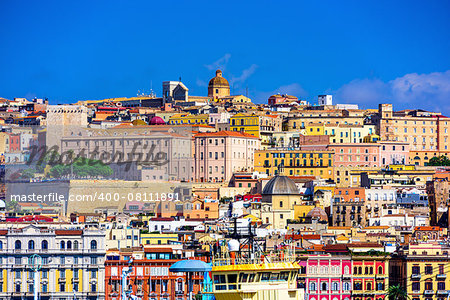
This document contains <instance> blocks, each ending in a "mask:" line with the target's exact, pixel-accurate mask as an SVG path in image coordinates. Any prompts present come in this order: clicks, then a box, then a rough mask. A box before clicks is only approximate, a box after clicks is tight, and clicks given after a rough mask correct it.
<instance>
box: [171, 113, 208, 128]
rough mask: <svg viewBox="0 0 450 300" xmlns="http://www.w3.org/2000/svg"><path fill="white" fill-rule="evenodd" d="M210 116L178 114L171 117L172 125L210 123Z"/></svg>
mask: <svg viewBox="0 0 450 300" xmlns="http://www.w3.org/2000/svg"><path fill="white" fill-rule="evenodd" d="M208 123H209V116H208V115H207V114H200V115H191V114H186V113H185V114H176V115H173V116H171V117H170V119H169V124H170V125H201V124H203V125H208Z"/></svg>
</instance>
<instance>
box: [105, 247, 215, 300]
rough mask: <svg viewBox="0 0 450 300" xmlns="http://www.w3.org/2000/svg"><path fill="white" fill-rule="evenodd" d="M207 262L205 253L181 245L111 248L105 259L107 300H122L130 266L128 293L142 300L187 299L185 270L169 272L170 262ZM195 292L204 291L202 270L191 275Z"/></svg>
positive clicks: (171, 263)
mask: <svg viewBox="0 0 450 300" xmlns="http://www.w3.org/2000/svg"><path fill="white" fill-rule="evenodd" d="M194 258H195V259H197V260H202V261H206V260H207V258H206V257H205V256H204V253H203V252H201V251H196V250H184V249H183V248H182V245H155V246H154V247H153V246H147V247H145V248H142V247H137V248H131V249H121V250H120V251H112V252H109V253H108V254H107V255H106V260H105V274H106V276H105V282H104V284H105V291H106V297H105V299H106V300H119V299H122V298H121V292H122V288H123V287H122V283H121V280H122V272H123V270H124V269H126V268H130V269H131V272H130V273H129V275H128V282H129V283H130V284H129V286H128V287H125V288H126V289H127V292H129V293H128V294H131V295H133V296H135V297H141V298H142V299H160V300H162V299H175V300H178V299H186V298H187V297H188V285H187V283H188V281H187V277H186V273H173V272H170V271H169V268H170V266H171V265H173V264H174V263H176V262H177V261H180V260H183V259H194ZM192 281H193V286H192V289H193V292H194V294H196V293H198V292H199V291H201V283H202V282H203V273H198V272H196V273H194V274H192Z"/></svg>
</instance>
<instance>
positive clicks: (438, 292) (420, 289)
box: [392, 243, 450, 300]
mask: <svg viewBox="0 0 450 300" xmlns="http://www.w3.org/2000/svg"><path fill="white" fill-rule="evenodd" d="M449 251H450V248H448V246H444V245H440V244H438V243H420V244H410V245H409V250H406V251H405V254H406V256H405V258H404V260H403V261H401V260H394V261H393V262H392V265H393V271H394V274H392V275H393V276H396V278H397V276H398V275H399V274H396V273H398V272H399V273H403V274H402V275H403V276H399V277H400V278H402V279H403V280H402V281H403V284H404V283H405V282H406V290H407V293H408V296H409V297H408V298H409V299H414V300H416V299H417V300H426V299H447V293H448V290H449V287H450V276H449V274H450V257H449V256H448V254H447V253H448V252H449ZM405 264H406V266H405ZM400 270H406V273H405V271H403V272H401V271H400Z"/></svg>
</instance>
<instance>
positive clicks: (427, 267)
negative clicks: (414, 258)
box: [425, 265, 433, 275]
mask: <svg viewBox="0 0 450 300" xmlns="http://www.w3.org/2000/svg"><path fill="white" fill-rule="evenodd" d="M425 274H427V275H431V274H433V267H432V266H430V265H426V266H425Z"/></svg>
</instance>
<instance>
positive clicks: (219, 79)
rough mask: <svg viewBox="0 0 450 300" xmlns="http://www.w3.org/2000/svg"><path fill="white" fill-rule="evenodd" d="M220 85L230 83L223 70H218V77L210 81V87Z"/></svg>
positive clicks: (226, 85) (225, 85) (227, 85)
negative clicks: (224, 76) (223, 75)
mask: <svg viewBox="0 0 450 300" xmlns="http://www.w3.org/2000/svg"><path fill="white" fill-rule="evenodd" d="M220 86H224V87H229V86H230V84H229V83H228V80H226V79H225V78H223V77H222V71H221V70H217V71H216V77H214V78H212V79H211V80H210V81H209V85H208V87H220Z"/></svg>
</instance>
